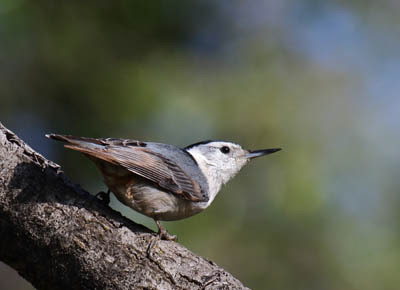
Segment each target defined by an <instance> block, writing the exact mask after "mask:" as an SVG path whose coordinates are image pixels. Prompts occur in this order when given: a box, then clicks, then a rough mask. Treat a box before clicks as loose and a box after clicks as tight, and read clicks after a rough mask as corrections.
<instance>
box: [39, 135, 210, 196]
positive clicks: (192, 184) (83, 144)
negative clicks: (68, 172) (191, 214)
mask: <svg viewBox="0 0 400 290" xmlns="http://www.w3.org/2000/svg"><path fill="white" fill-rule="evenodd" d="M47 137H49V138H53V139H56V140H61V141H65V142H67V143H68V144H66V145H65V147H67V148H70V149H73V150H77V151H80V152H82V153H85V154H87V155H90V156H93V157H96V158H99V159H102V160H104V161H107V162H110V163H112V164H115V165H119V166H122V167H124V168H126V169H127V170H129V171H131V172H132V173H135V174H137V175H139V176H142V177H144V178H146V179H148V180H150V181H152V182H154V183H156V184H158V185H159V186H160V187H161V188H164V189H166V190H168V191H170V192H172V193H174V194H177V195H179V196H181V197H183V198H185V199H187V200H191V201H205V198H204V196H203V195H202V193H201V189H200V186H199V184H198V183H197V182H196V181H195V180H194V179H193V178H191V177H190V176H188V175H187V174H186V173H185V172H184V171H183V170H182V169H181V168H180V167H179V166H178V165H177V164H176V163H175V162H174V161H172V160H170V159H168V158H166V157H165V156H163V155H161V154H159V153H157V152H154V151H152V150H151V149H149V148H146V143H144V142H141V141H136V140H129V139H110V138H109V139H93V138H82V137H74V136H69V135H55V134H50V135H48V136H47Z"/></svg>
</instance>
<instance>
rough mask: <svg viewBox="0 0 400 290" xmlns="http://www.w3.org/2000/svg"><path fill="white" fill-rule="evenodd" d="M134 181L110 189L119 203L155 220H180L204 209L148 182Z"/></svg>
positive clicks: (200, 205)
mask: <svg viewBox="0 0 400 290" xmlns="http://www.w3.org/2000/svg"><path fill="white" fill-rule="evenodd" d="M135 181H136V182H135ZM135 181H134V179H132V180H131V181H130V182H127V183H126V184H125V186H122V185H119V186H113V187H110V189H111V191H112V192H113V193H114V194H115V196H116V197H117V199H118V200H119V201H120V202H122V203H123V204H125V205H126V206H128V207H130V208H132V209H134V210H135V211H137V212H139V213H141V214H144V215H146V216H149V217H151V218H154V219H156V220H162V221H173V220H180V219H184V218H188V217H190V216H192V215H195V214H197V213H199V212H200V211H202V210H203V209H204V208H205V207H204V204H205V203H196V202H192V201H188V200H185V199H183V198H179V197H177V196H176V195H174V194H172V193H169V192H165V191H162V190H160V189H159V188H157V187H154V186H152V184H151V183H150V182H146V181H143V180H140V179H139V180H135Z"/></svg>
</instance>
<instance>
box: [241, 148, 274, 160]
mask: <svg viewBox="0 0 400 290" xmlns="http://www.w3.org/2000/svg"><path fill="white" fill-rule="evenodd" d="M281 150H282V149H281V148H271V149H261V150H253V151H252V150H250V151H249V153H247V155H246V157H247V158H249V159H253V158H256V157H260V156H264V155H268V154H271V153H275V152H278V151H281Z"/></svg>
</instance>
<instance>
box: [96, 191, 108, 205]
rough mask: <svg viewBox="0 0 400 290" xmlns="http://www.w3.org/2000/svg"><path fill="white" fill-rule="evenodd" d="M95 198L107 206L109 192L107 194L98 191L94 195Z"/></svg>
mask: <svg viewBox="0 0 400 290" xmlns="http://www.w3.org/2000/svg"><path fill="white" fill-rule="evenodd" d="M95 197H96V198H98V199H100V200H101V202H102V203H103V204H105V205H108V204H109V203H110V191H107V192H104V191H100V192H99V193H97V194H96V195H95Z"/></svg>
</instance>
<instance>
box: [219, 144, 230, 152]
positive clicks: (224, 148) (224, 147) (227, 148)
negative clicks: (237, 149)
mask: <svg viewBox="0 0 400 290" xmlns="http://www.w3.org/2000/svg"><path fill="white" fill-rule="evenodd" d="M219 150H221V152H222V153H224V154H228V153H229V151H231V149H229V147H228V146H223V147H221V149H219Z"/></svg>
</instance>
